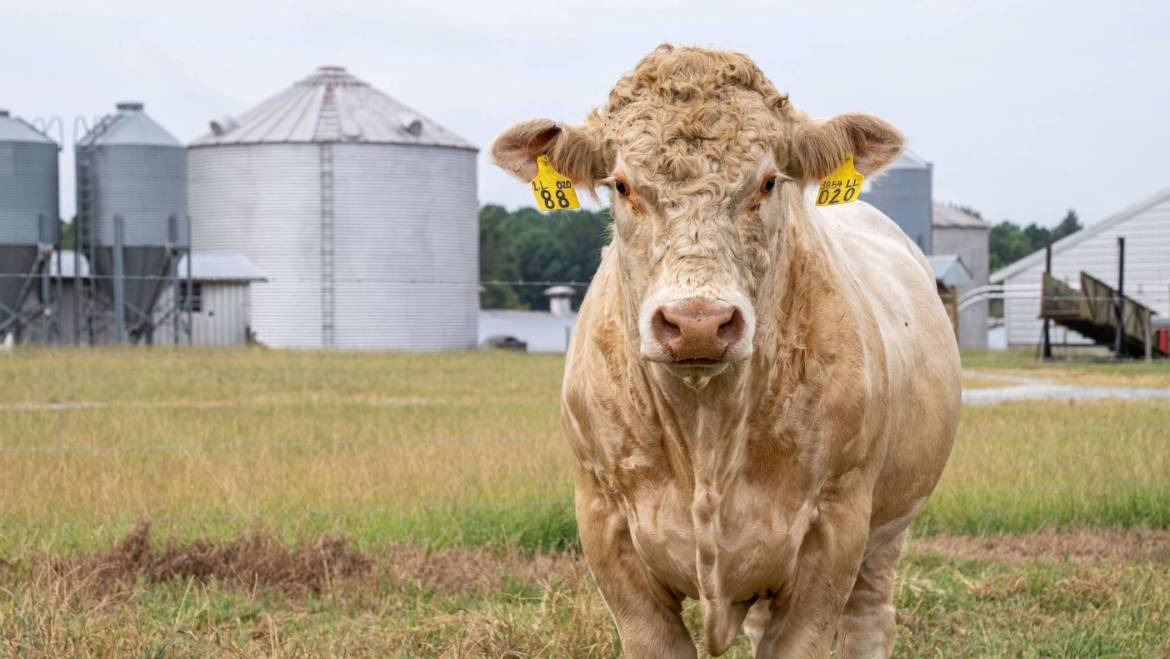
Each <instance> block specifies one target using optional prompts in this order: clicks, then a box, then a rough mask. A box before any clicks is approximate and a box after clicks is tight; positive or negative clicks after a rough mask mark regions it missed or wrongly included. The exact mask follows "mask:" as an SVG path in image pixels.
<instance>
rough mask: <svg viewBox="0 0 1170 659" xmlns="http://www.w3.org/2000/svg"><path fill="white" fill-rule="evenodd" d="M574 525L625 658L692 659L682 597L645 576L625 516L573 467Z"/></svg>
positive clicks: (589, 477) (593, 480)
mask: <svg viewBox="0 0 1170 659" xmlns="http://www.w3.org/2000/svg"><path fill="white" fill-rule="evenodd" d="M575 476H576V478H575V480H576V485H577V497H576V505H577V527H578V532H579V533H580V535H581V546H582V547H583V548H584V549H585V558H586V559H587V560H588V561H589V567H590V569H591V570H592V571H593V577H594V579H596V580H597V585H598V587H599V588H600V589H601V595H602V597H603V598H605V604H606V606H607V607H609V612H610V614H611V615H612V616H613V620H614V622H615V623H616V624H617V628H618V635H619V636H620V637H621V641H622V654H623V655H624V656H627V657H637V658H639V659H641V658H642V657H647V658H650V657H655V658H657V657H662V658H664V659H665V658H668V657H669V658H673V657H694V656H696V655H695V643H694V641H693V640H692V639H691V635H690V632H688V631H687V628H686V625H684V624H683V621H682V616H681V612H682V601H681V598H680V597H679V596H678V595H676V594H674V593H672V592H671V591H670V590H669V589H667V588H666V587H664V586H663V585H662V584H661V583H659V581H658V580H657V579H655V578H654V577H653V576H652V575H650V574H649V573H647V571H646V569H645V567H644V566H643V564H642V560H641V558H639V557H638V555H637V553H636V552H635V551H634V544H633V541H632V540H631V539H630V528H629V523H628V522H627V520H626V517H625V515H624V513H623V512H622V511H621V510H619V509H618V507H617V506H616V505H615V504H614V502H612V501H609V500H608V499H607V498H606V497H605V496H604V494H603V493H602V491H601V488H600V487H599V484H598V482H597V479H596V478H595V477H594V476H593V474H591V473H589V472H587V471H586V470H584V469H582V468H581V467H579V466H578V467H577V469H576V474H575Z"/></svg>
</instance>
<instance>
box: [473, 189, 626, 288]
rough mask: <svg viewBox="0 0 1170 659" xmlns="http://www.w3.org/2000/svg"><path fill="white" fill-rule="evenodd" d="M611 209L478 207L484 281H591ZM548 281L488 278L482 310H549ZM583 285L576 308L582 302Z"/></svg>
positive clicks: (606, 232)
mask: <svg viewBox="0 0 1170 659" xmlns="http://www.w3.org/2000/svg"><path fill="white" fill-rule="evenodd" d="M611 221H612V220H611V218H610V214H609V210H608V209H607V210H601V211H586V210H580V211H566V212H557V213H549V214H543V213H541V212H539V211H537V210H536V209H535V208H519V209H517V210H514V211H508V210H507V209H505V208H504V207H502V206H496V205H491V204H489V205H487V206H484V207H483V208H481V209H480V211H479V278H480V281H481V282H521V281H523V282H588V281H589V280H590V279H592V278H593V273H594V272H596V271H597V266H598V264H599V263H600V262H601V248H602V247H603V246H605V245H606V244H608V243H609V226H610V223H611ZM545 288H546V286H545V285H543V284H541V285H518V284H508V283H500V284H493V283H485V284H483V285H482V286H481V288H480V306H481V307H482V308H484V309H548V299H547V298H546V297H545V296H544V289H545ZM584 293H585V290H584V288H581V289H580V290H578V292H577V296H576V297H575V299H574V300H573V307H574V308H577V306H578V305H579V304H580V303H581V296H582V295H584Z"/></svg>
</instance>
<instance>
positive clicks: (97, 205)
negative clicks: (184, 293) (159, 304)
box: [76, 102, 188, 339]
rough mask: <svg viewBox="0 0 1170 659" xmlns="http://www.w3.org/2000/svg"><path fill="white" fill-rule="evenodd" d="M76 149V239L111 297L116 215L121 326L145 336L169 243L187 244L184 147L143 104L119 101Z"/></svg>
mask: <svg viewBox="0 0 1170 659" xmlns="http://www.w3.org/2000/svg"><path fill="white" fill-rule="evenodd" d="M76 154H77V158H76V161H77V214H78V218H79V219H80V220H81V222H80V223H79V226H78V243H79V244H80V245H81V248H82V250H83V251H84V252H85V253H86V254H87V255H88V256H89V257H90V262H91V263H92V264H93V270H94V274H95V275H96V277H97V287H98V290H99V291H100V292H101V293H102V295H103V296H104V297H106V298H107V301H111V302H112V301H113V298H114V296H115V287H114V280H113V276H114V274H115V269H116V263H115V250H114V246H115V245H116V244H117V243H118V242H119V241H118V237H117V235H116V233H117V231H118V228H117V218H121V225H122V236H121V243H122V245H123V246H124V247H123V250H122V255H121V258H122V271H123V273H124V274H125V279H124V294H125V301H126V310H125V314H124V315H125V323H126V332H127V333H128V334H129V335H130V337H131V338H134V339H137V338H140V337H141V336H143V335H147V336H148V337H149V333H150V331H151V330H152V327H151V322H152V321H151V317H152V315H153V314H152V312H153V309H154V305H155V302H156V301H157V300H158V296H159V292H160V291H161V290H162V287H163V285H164V283H165V277H167V276H169V275H170V274H171V269H172V267H173V262H174V258H175V257H176V253H175V251H174V250H173V249H171V248H179V247H184V246H186V244H187V236H188V233H187V151H186V149H185V148H184V147H183V144H182V143H181V142H179V141H178V140H177V139H175V138H174V136H172V135H171V134H170V133H168V132H167V131H166V129H164V128H163V127H162V126H160V125H159V124H158V123H156V122H155V121H154V120H153V119H151V118H150V117H149V116H147V114H146V113H145V112H144V111H143V105H142V103H138V102H125V103H118V104H117V113H115V114H113V115H110V116H107V117H106V118H104V119H103V120H102V121H100V122H99V123H98V124H97V125H96V126H94V127H93V128H92V129H91V130H90V131H89V132H88V133H87V134H86V135H85V136H84V137H83V138H81V140H80V141H79V142H78V143H77V148H76Z"/></svg>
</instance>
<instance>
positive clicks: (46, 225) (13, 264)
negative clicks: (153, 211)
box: [0, 110, 60, 336]
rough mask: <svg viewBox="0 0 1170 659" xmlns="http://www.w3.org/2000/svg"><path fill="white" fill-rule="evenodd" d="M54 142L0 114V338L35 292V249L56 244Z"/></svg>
mask: <svg viewBox="0 0 1170 659" xmlns="http://www.w3.org/2000/svg"><path fill="white" fill-rule="evenodd" d="M57 148H58V147H57V143H56V142H54V141H53V140H51V139H49V138H48V137H46V136H45V135H44V134H43V133H41V132H40V131H38V130H37V129H35V128H33V127H32V126H31V125H29V124H27V123H25V122H24V121H22V120H20V119H17V118H15V117H12V116H11V115H10V114H9V113H8V111H7V110H0V336H3V335H4V334H6V333H7V332H8V331H9V330H12V329H15V324H16V316H15V312H16V311H17V310H18V309H20V307H21V305H22V303H23V301H24V298H25V297H26V296H27V295H28V293H29V291H31V290H33V289H34V288H35V284H34V282H33V281H32V275H33V274H34V270H35V269H36V268H37V267H38V263H40V262H41V261H42V259H41V258H40V256H41V255H40V252H39V249H38V245H55V244H56V243H57V233H58V230H57V222H58V220H59V218H60V216H59V214H58V209H57Z"/></svg>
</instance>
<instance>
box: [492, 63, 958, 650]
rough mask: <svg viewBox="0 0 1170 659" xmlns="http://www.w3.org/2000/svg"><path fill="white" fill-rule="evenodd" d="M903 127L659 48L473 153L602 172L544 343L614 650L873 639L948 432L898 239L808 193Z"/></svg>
mask: <svg viewBox="0 0 1170 659" xmlns="http://www.w3.org/2000/svg"><path fill="white" fill-rule="evenodd" d="M903 142H904V138H903V136H902V134H901V133H900V132H899V131H898V130H897V129H896V128H894V127H893V126H892V125H890V124H889V123H887V122H886V121H884V120H881V119H878V118H876V117H873V116H870V115H867V114H860V113H850V114H841V115H838V116H835V117H833V118H830V119H828V120H820V121H818V120H813V119H811V118H809V117H808V116H807V115H805V114H804V113H802V112H798V111H797V110H795V109H794V108H793V107H792V105H791V104H790V102H789V98H788V96H787V95H786V94H781V93H779V92H778V91H777V89H776V87H774V86H773V84H772V83H771V82H770V81H769V80H768V78H766V77H765V76H764V74H763V73H762V72H761V71H760V69H759V68H758V67H757V65H756V64H755V63H754V62H753V61H752V60H751V59H749V58H748V57H747V56H745V55H742V54H739V53H733V52H725V51H718V50H708V49H700V48H682V47H679V48H675V47H671V46H670V45H663V46H660V47H659V48H657V49H656V50H654V51H653V52H651V53H650V54H649V55H647V56H646V57H645V58H643V59H642V60H641V61H640V62H639V63H638V64H637V66H636V67H635V68H634V69H633V71H631V72H629V73H628V74H626V75H625V76H623V77H622V78H621V79H620V80H619V81H618V83H617V85H616V86H615V87H614V88H613V90H612V91H611V92H610V94H609V99H608V101H607V102H606V104H605V105H604V106H603V107H601V108H598V109H595V110H594V111H593V112H591V113H590V114H589V115H588V116H587V117H586V118H585V120H584V121H583V122H582V123H580V124H574V125H570V124H561V123H556V122H554V121H551V120H548V119H534V120H530V121H526V122H523V123H520V124H517V125H515V126H513V127H512V128H509V129H507V130H506V131H504V132H503V133H502V134H501V135H500V136H499V137H497V139H496V140H495V142H494V143H493V145H492V147H491V154H492V159H493V160H494V162H495V163H496V164H498V165H499V166H501V167H502V168H504V169H505V170H507V171H509V172H511V173H513V174H515V175H516V176H517V177H519V178H520V179H521V180H524V181H528V180H531V179H532V178H533V177H534V176H535V175H536V173H537V166H536V159H537V158H538V157H539V156H541V155H547V156H548V159H549V162H550V163H551V165H552V166H553V167H554V169H556V170H557V171H558V172H560V173H561V174H563V175H565V176H568V177H569V178H571V179H572V180H573V181H574V183H575V185H577V186H578V187H580V188H582V189H583V190H585V191H591V190H592V191H597V190H600V189H606V188H608V190H609V197H610V203H611V208H612V214H613V235H612V239H611V242H610V245H609V248H608V249H607V250H606V253H605V254H604V256H603V257H602V261H601V264H600V266H599V268H598V271H597V274H596V275H595V277H594V278H593V280H592V282H591V284H590V286H589V290H588V292H587V294H586V295H585V299H584V302H583V303H582V305H581V309H580V313H579V315H578V318H577V324H576V329H575V331H574V334H573V337H572V341H571V345H570V348H569V352H568V355H567V357H566V366H565V377H564V385H563V394H562V413H561V416H562V425H563V427H564V432H565V434H566V435H567V438H568V443H569V445H570V447H571V449H572V452H573V454H574V457H575V460H574V461H573V462H574V475H573V477H574V484H575V492H576V496H575V511H576V518H577V524H578V529H579V534H580V539H581V546H582V548H583V550H584V553H585V557H586V560H587V561H588V563H589V565H590V568H591V571H592V573H593V576H594V578H595V580H596V582H597V585H598V587H599V589H600V591H601V594H602V597H603V599H604V600H605V603H606V605H607V607H608V608H609V611H610V613H611V615H612V617H613V620H614V622H615V624H616V627H617V630H618V634H619V637H620V639H621V643H622V648H623V652H624V653H625V654H626V655H627V656H631V657H693V656H696V646H695V641H694V640H693V639H692V637H691V635H690V633H689V632H688V630H687V627H686V626H685V624H684V622H683V619H682V617H681V611H682V604H683V601H684V600H685V599H686V598H694V599H698V600H699V602H700V612H701V618H702V643H703V645H704V647H705V649H706V651H707V652H709V653H710V654H712V655H719V654H722V653H723V652H725V651H726V650H727V649H728V648H729V647H730V646H731V645H732V644H733V643H734V641H735V639H736V637H737V635H738V633H739V630H740V629H743V630H744V632H745V634H746V635H747V636H748V637H749V639H750V641H751V644H752V649H753V652H754V653H755V656H757V657H808V656H814V657H825V656H828V655H829V653H830V652H831V650H832V648H833V646H834V643H836V645H837V647H838V651H839V654H840V656H843V657H885V656H889V654H890V653H891V651H892V648H893V645H894V633H895V621H894V606H893V598H894V583H895V575H894V570H895V563H896V561H897V559H898V556H899V554H900V553H901V551H902V546H903V542H904V540H905V537H906V532H907V527H908V526H909V525H910V523H911V522H912V521H913V520H914V518H915V517H916V516H917V514H918V513H919V511H920V510H921V508H922V505H923V503H924V502H925V501H926V499H927V497H928V496H929V495H930V493H931V491H932V490H933V489H934V486H935V484H936V483H937V482H938V479H939V477H940V475H941V473H942V470H943V467H944V466H945V464H946V462H947V458H948V456H949V454H950V450H951V446H952V444H953V443H954V439H955V434H956V431H957V427H958V417H959V403H960V375H959V353H958V348H957V346H956V341H955V336H954V332H953V330H952V328H951V324H950V322H949V320H948V318H947V314H946V312H945V311H944V308H943V305H942V303H941V302H940V300H939V297H938V295H937V292H936V290H935V283H934V277H933V275H932V273H931V269H930V266H929V265H928V263H927V261H926V258H925V257H924V256H923V254H922V252H921V251H920V250H919V249H918V247H917V246H916V245H914V244H913V243H912V242H911V241H910V240H909V239H908V238H907V237H906V235H905V234H904V233H903V232H902V231H901V230H900V229H899V228H898V227H897V225H895V224H894V223H893V222H892V221H891V220H890V219H888V218H887V217H886V216H884V215H883V214H882V213H881V212H879V211H877V210H876V209H874V208H873V207H871V206H869V205H868V204H865V203H864V202H852V203H849V204H839V205H830V206H816V205H814V201H813V198H814V197H815V194H814V191H815V186H816V184H817V182H818V181H819V180H820V179H822V178H823V177H825V176H827V175H829V174H830V173H831V172H833V171H834V170H836V169H837V168H838V167H839V166H840V165H842V163H845V162H846V161H848V159H850V158H852V161H853V163H854V166H855V167H856V170H857V171H858V172H860V173H861V174H863V175H867V176H868V175H872V174H874V173H876V172H879V171H880V170H881V169H882V168H883V167H884V166H886V165H888V164H889V163H890V162H891V161H892V160H893V159H894V158H896V157H897V156H898V155H899V153H901V150H902V148H903Z"/></svg>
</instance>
